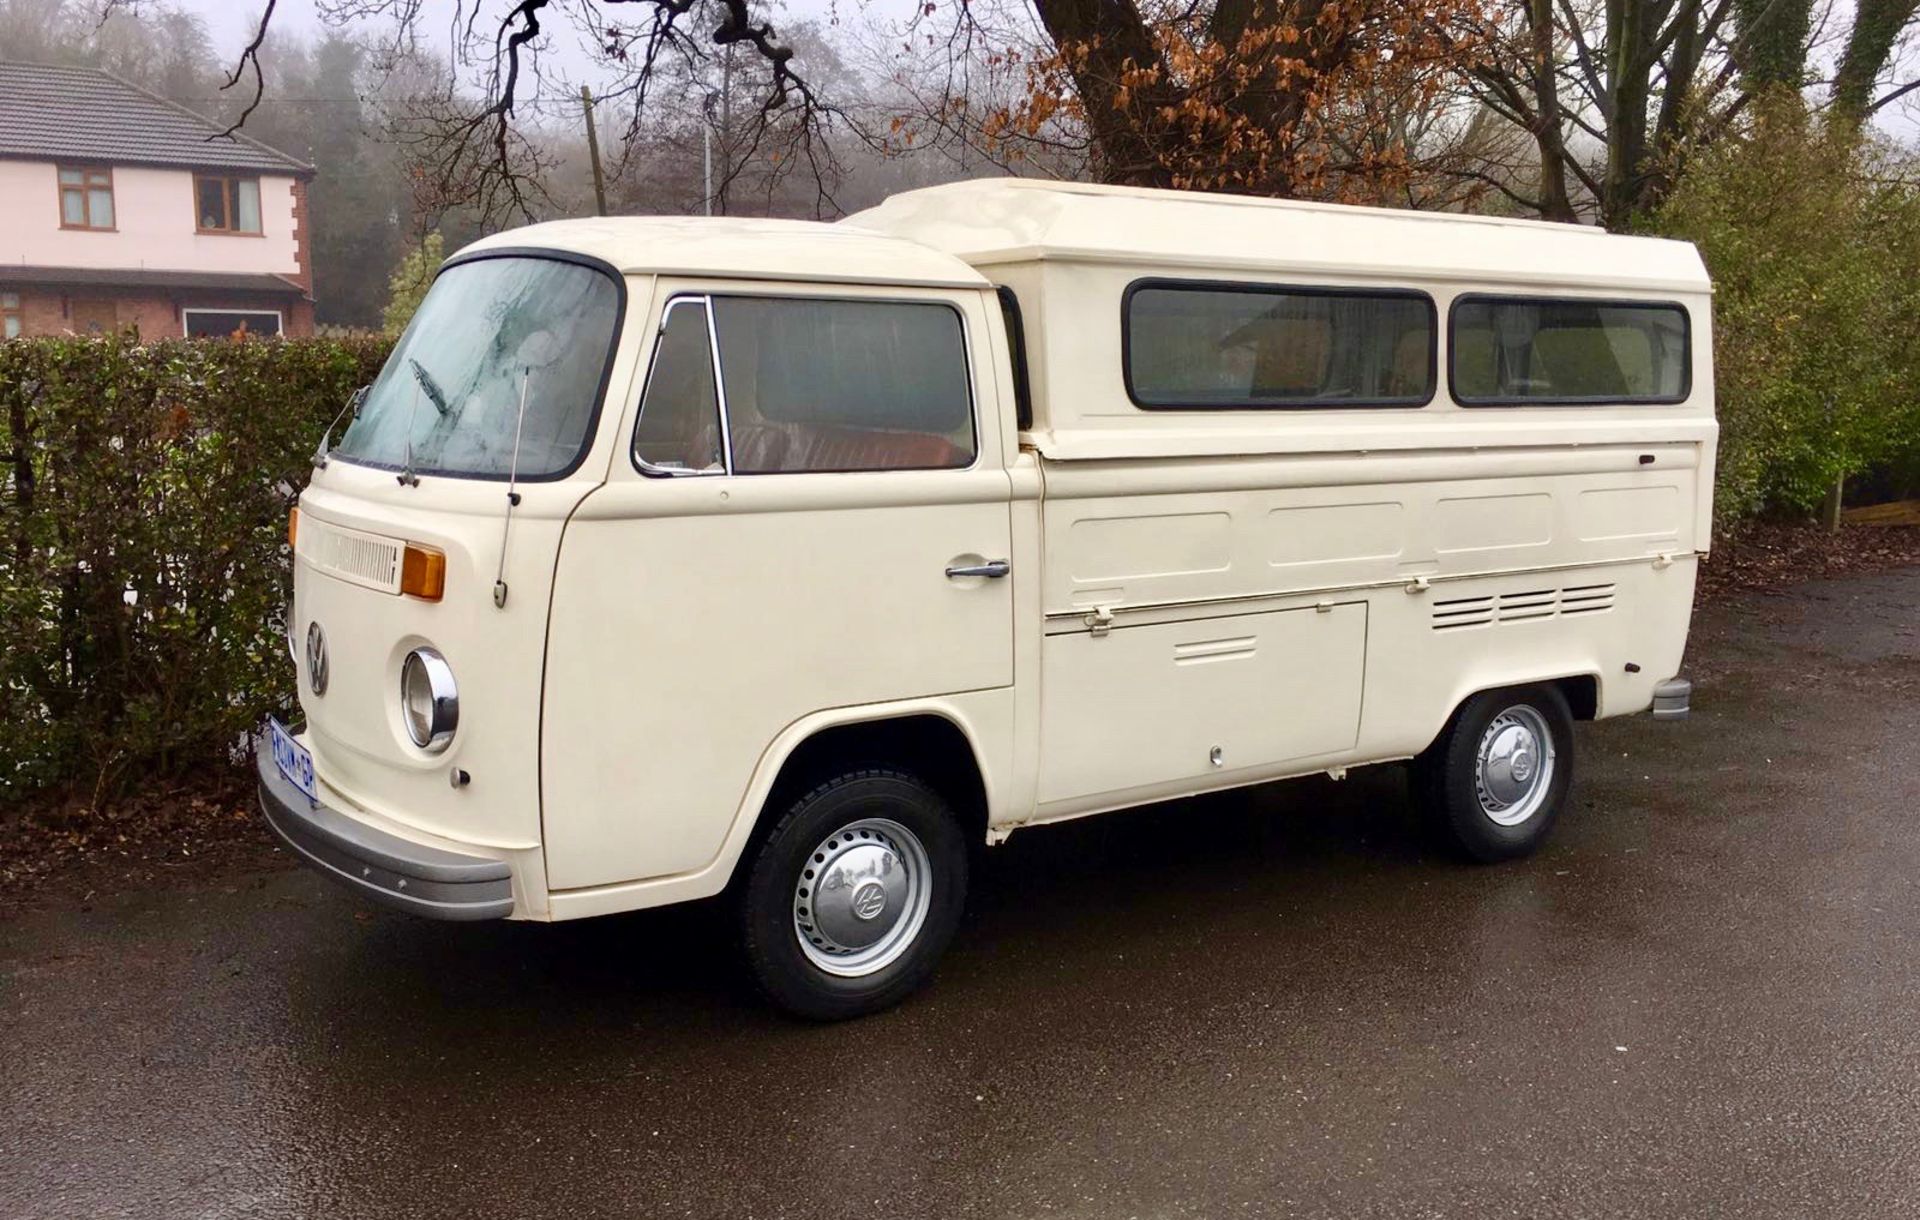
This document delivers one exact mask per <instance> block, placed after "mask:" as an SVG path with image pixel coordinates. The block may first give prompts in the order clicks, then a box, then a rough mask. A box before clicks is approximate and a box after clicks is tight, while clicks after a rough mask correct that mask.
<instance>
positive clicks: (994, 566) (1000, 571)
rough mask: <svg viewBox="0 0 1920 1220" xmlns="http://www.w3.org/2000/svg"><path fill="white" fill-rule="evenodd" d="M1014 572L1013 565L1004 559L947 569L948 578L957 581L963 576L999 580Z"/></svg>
mask: <svg viewBox="0 0 1920 1220" xmlns="http://www.w3.org/2000/svg"><path fill="white" fill-rule="evenodd" d="M1011 571H1013V565H1012V564H1010V563H1008V562H1007V561H1006V560H1004V559H989V560H987V561H986V562H985V563H969V564H961V565H958V566H956V567H951V568H948V569H947V577H948V579H950V580H957V579H959V578H960V577H962V576H989V577H994V578H996V579H997V578H999V577H1002V576H1005V575H1006V574H1007V573H1008V572H1011Z"/></svg>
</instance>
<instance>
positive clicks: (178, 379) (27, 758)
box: [0, 338, 387, 802]
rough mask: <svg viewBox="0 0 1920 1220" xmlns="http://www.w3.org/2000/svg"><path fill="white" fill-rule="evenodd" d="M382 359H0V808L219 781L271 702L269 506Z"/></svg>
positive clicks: (28, 352) (109, 344)
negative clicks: (211, 769) (197, 778)
mask: <svg viewBox="0 0 1920 1220" xmlns="http://www.w3.org/2000/svg"><path fill="white" fill-rule="evenodd" d="M386 351H387V342H386V341H385V340H381V339H366V340H332V339H295V340H271V341H260V340H253V341H244V342H205V341H197V340H171V341H167V342H160V343H138V342H135V341H134V340H132V339H131V338H85V339H81V338H71V339H26V340H12V341H8V342H3V343H0V459H4V460H5V462H6V473H5V480H4V492H5V498H4V504H5V516H4V521H0V623H3V624H4V627H5V642H4V651H0V802H6V801H9V800H14V799H18V798H20V797H22V796H26V795H29V794H31V793H34V792H38V791H43V790H46V789H57V788H67V789H74V790H77V792H78V794H79V795H81V796H83V797H87V798H90V799H92V800H95V801H99V800H102V799H106V798H109V797H112V796H114V795H118V794H120V793H122V792H125V791H127V790H129V789H130V788H132V787H134V786H136V785H137V784H139V783H141V782H143V781H145V780H147V779H150V778H166V777H172V776H176V775H180V774H184V773H186V772H189V771H192V770H194V769H196V768H199V767H202V766H204V765H206V764H209V763H218V762H220V761H222V760H225V759H227V758H230V757H231V752H232V750H233V747H234V746H235V744H236V743H237V742H238V741H239V739H240V735H241V734H242V733H243V732H244V731H245V730H246V728H247V727H248V726H250V725H252V724H254V723H256V722H257V721H258V719H259V717H260V716H261V715H262V714H263V713H264V712H266V711H268V710H270V709H273V708H276V707H282V706H285V705H287V704H288V703H290V701H291V695H292V690H291V671H290V666H288V665H287V664H286V663H285V658H286V652H285V643H284V641H283V638H282V631H283V629H284V628H283V618H282V616H283V613H284V605H285V601H286V597H287V589H288V578H287V547H286V516H287V508H288V505H289V504H290V503H291V502H292V499H293V496H294V494H295V492H296V491H297V489H298V488H299V487H301V486H302V485H303V484H304V483H305V481H306V478H307V475H308V473H309V469H310V467H309V462H308V457H309V455H310V454H311V453H312V452H313V449H314V446H315V443H316V442H317V441H318V439H319V437H320V433H321V430H322V429H323V428H325V427H326V425H327V423H328V422H329V421H330V420H331V419H332V418H333V417H334V415H335V414H336V413H337V412H338V411H339V409H340V406H341V404H342V403H343V402H344V401H345V400H346V397H347V394H348V393H349V392H350V391H351V390H352V388H353V387H355V386H358V385H362V384H365V383H366V382H367V381H369V380H371V379H372V377H373V374H374V373H375V372H376V371H377V370H378V368H379V365H380V362H381V360H382V359H383V358H384V357H385V355H386Z"/></svg>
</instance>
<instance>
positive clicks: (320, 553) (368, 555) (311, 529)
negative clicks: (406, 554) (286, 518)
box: [296, 513, 401, 593]
mask: <svg viewBox="0 0 1920 1220" xmlns="http://www.w3.org/2000/svg"><path fill="white" fill-rule="evenodd" d="M296 545H297V548H298V550H299V553H300V558H302V559H304V560H306V561H307V562H308V563H310V564H312V565H313V566H314V568H315V569H316V570H317V571H321V572H325V573H326V574H327V575H329V576H333V577H337V578H339V579H341V580H344V581H346V582H348V583H349V584H355V585H361V586H363V587H365V588H368V589H378V590H380V591H381V592H383V593H398V592H399V591H400V552H401V547H400V544H399V543H398V542H395V541H394V540H393V539H391V538H382V537H380V536H379V535H378V534H366V533H362V532H361V531H359V530H350V529H346V528H344V527H342V526H338V525H330V524H328V523H327V522H324V521H320V520H317V519H315V518H313V517H312V516H310V515H308V514H305V513H302V514H301V516H300V532H299V535H298V538H297V542H296Z"/></svg>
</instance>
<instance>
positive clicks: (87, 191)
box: [60, 165, 113, 229]
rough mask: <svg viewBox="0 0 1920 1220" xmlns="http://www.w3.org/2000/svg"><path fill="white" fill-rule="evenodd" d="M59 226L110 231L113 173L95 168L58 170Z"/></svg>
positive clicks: (73, 167) (70, 167)
mask: <svg viewBox="0 0 1920 1220" xmlns="http://www.w3.org/2000/svg"><path fill="white" fill-rule="evenodd" d="M60 227H61V228H63V229H111V228H113V171H112V170H110V169H102V168H99V167H98V166H84V165H82V166H75V165H63V166H61V167H60Z"/></svg>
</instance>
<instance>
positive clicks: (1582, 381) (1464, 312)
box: [1448, 297, 1691, 406]
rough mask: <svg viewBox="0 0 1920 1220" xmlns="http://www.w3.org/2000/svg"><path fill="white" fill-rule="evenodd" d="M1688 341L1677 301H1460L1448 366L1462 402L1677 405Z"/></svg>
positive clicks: (1682, 394) (1686, 375) (1684, 385)
mask: <svg viewBox="0 0 1920 1220" xmlns="http://www.w3.org/2000/svg"><path fill="white" fill-rule="evenodd" d="M1687 347H1688V333H1687V313H1686V310H1684V309H1682V308H1681V307H1680V306H1678V305H1670V304H1665V303H1659V302H1648V303H1645V304H1641V303H1636V302H1623V301H1585V300H1550V299H1545V298H1538V297H1462V298H1460V299H1459V300H1458V301H1456V302H1455V303H1454V306H1453V313H1452V329H1451V336H1450V342H1449V343H1448V349H1449V353H1450V354H1449V361H1448V362H1449V364H1450V365H1451V376H1452V384H1453V397H1454V400H1455V401H1457V402H1459V403H1461V404H1462V405H1464V406H1518V405H1555V404H1560V405H1568V404H1581V403H1676V402H1680V401H1681V400H1683V399H1685V398H1686V396H1687V392H1688V386H1689V382H1690V379H1691V373H1690V372H1689V365H1688V350H1687Z"/></svg>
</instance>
